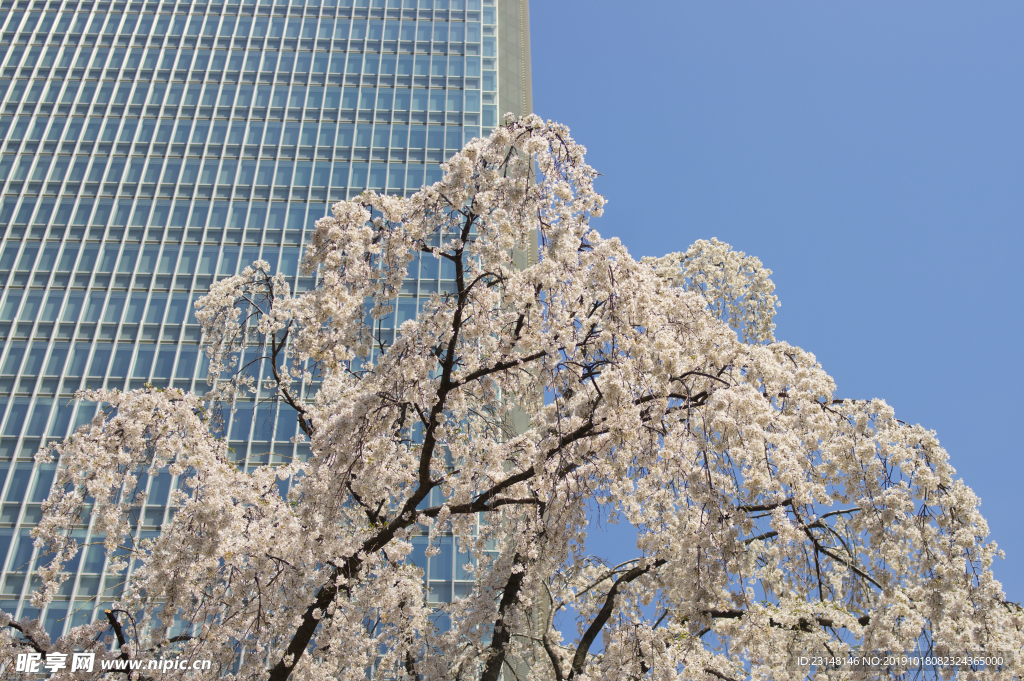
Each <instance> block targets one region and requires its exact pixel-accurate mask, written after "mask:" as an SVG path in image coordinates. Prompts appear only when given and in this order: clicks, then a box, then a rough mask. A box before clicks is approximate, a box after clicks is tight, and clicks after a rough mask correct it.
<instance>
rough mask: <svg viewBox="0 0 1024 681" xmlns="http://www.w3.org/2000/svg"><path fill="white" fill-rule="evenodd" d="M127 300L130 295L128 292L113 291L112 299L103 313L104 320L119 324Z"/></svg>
mask: <svg viewBox="0 0 1024 681" xmlns="http://www.w3.org/2000/svg"><path fill="white" fill-rule="evenodd" d="M127 300H128V295H127V294H126V293H120V292H117V291H115V292H113V293H111V294H110V301H109V302H108V304H107V307H106V310H105V311H104V313H103V322H104V323H105V324H117V323H118V322H119V321H121V313H122V312H124V306H125V302H127Z"/></svg>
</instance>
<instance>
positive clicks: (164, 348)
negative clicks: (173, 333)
mask: <svg viewBox="0 0 1024 681" xmlns="http://www.w3.org/2000/svg"><path fill="white" fill-rule="evenodd" d="M177 350H178V348H177V346H174V345H161V346H160V348H159V351H158V352H157V355H156V363H155V364H154V365H153V378H157V379H161V380H167V379H169V378H170V377H171V370H172V369H173V368H174V356H175V354H177Z"/></svg>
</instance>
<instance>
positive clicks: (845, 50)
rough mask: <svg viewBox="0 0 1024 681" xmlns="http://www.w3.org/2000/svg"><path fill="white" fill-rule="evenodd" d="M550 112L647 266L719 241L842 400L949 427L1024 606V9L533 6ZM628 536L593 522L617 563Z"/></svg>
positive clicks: (575, 0) (785, 334) (541, 102)
mask: <svg viewBox="0 0 1024 681" xmlns="http://www.w3.org/2000/svg"><path fill="white" fill-rule="evenodd" d="M530 12H531V42H532V58H533V88H534V89H533V96H534V110H535V112H536V113H537V114H539V115H540V116H542V117H544V118H551V119H553V120H557V121H559V122H561V123H564V124H566V125H568V126H569V127H570V128H571V129H572V132H573V136H574V137H575V138H576V140H577V141H579V142H581V143H583V144H584V145H586V146H587V148H588V150H589V155H588V160H589V162H590V163H591V164H592V165H593V166H594V167H595V168H596V169H597V170H598V171H599V172H601V173H603V174H604V175H603V177H601V178H600V182H599V183H598V190H599V191H601V192H602V193H603V194H604V195H605V196H606V197H608V199H609V204H608V206H607V210H606V213H605V216H604V217H602V218H601V219H600V220H598V221H596V223H595V227H596V228H597V229H598V231H600V232H601V233H602V235H604V236H618V237H620V238H621V239H622V241H623V242H624V243H625V244H626V245H627V247H628V248H629V249H630V252H631V253H632V254H633V255H634V256H635V257H640V256H643V255H662V254H664V253H666V252H670V251H677V250H683V249H685V247H686V246H687V245H689V244H690V243H692V242H693V241H694V240H696V239H699V238H710V237H713V236H714V237H718V238H719V239H721V240H723V241H727V242H729V243H731V244H732V245H733V246H734V247H735V248H737V249H740V250H743V251H746V252H747V253H750V254H752V255H756V256H758V257H759V258H761V260H762V261H763V262H764V263H765V265H766V266H767V267H769V268H771V269H772V270H773V271H774V275H773V277H772V278H773V280H774V281H775V284H776V287H777V293H778V295H779V297H780V300H781V301H782V305H783V306H782V308H781V309H780V310H779V314H778V316H777V318H776V321H777V324H778V328H777V330H776V335H777V337H778V338H780V339H784V340H787V341H789V342H790V343H793V344H795V345H799V346H801V347H803V348H806V349H808V350H810V351H811V352H814V353H815V354H816V355H817V357H818V359H819V361H820V362H821V363H822V365H823V366H824V367H825V369H826V370H827V371H828V372H829V373H830V374H831V375H832V376H833V377H835V379H836V382H837V384H838V387H839V393H840V395H841V396H843V397H852V398H870V397H881V398H884V399H886V400H887V401H888V402H889V403H890V404H892V405H894V406H895V408H896V410H897V416H899V417H900V418H902V419H903V420H905V421H910V422H916V423H921V424H923V425H925V426H927V427H929V428H934V429H935V430H937V431H938V435H939V438H940V440H941V442H942V443H943V445H944V446H945V447H946V448H947V449H948V450H949V452H950V456H951V459H952V462H953V465H954V466H955V467H956V468H957V470H958V472H959V474H960V475H961V476H962V477H963V478H964V480H965V481H966V482H967V484H968V485H969V486H970V487H972V488H973V489H974V490H975V491H976V492H977V493H978V494H979V496H980V497H981V499H982V511H983V513H984V514H985V516H986V518H987V519H988V522H989V526H990V528H991V531H992V537H993V538H994V539H995V540H996V541H997V542H998V543H999V545H1000V547H1002V548H1003V549H1004V550H1005V551H1006V554H1007V559H1006V560H1005V561H1001V562H999V563H997V564H996V566H995V572H996V576H997V577H998V578H999V579H1000V580H1001V581H1002V582H1003V584H1004V587H1005V588H1006V591H1007V595H1008V596H1009V597H1010V599H1011V600H1015V601H1021V600H1024V531H1022V529H1021V519H1022V518H1024V513H1022V512H1021V509H1020V498H1021V487H1022V483H1024V456H1022V451H1021V450H1022V446H1021V442H1022V439H1021V434H1020V431H1021V429H1022V427H1024V418H1022V416H1021V415H1020V414H1021V411H1022V408H1024V398H1022V396H1021V394H1020V393H1021V390H1022V386H1024V380H1022V379H1024V370H1022V363H1024V358H1022V356H1021V349H1022V348H1021V340H1020V339H1021V338H1022V332H1024V323H1022V309H1024V308H1022V297H1024V296H1022V292H1024V267H1022V266H1021V262H1020V260H1021V258H1022V255H1024V248H1022V246H1024V243H1022V242H1024V234H1022V231H1024V230H1022V228H1024V87H1022V84H1024V33H1022V32H1021V26H1024V3H1020V2H1000V1H989V2H985V3H964V2H957V3H953V2H941V1H931V2H910V1H902V2H899V3H890V2H874V1H859V2H856V3H850V2H848V3H817V2H815V3H812V2H799V3H798V2H772V3H765V2H749V1H736V0H734V1H733V2H728V3H726V2H702V3H694V2H680V1H679V0H675V1H666V0H648V1H647V2H642V3H622V2H610V1H608V0H586V1H585V2H584V1H583V0H534V2H532V3H531V7H530ZM628 535H629V533H628V531H625V530H623V529H621V528H620V529H618V530H616V529H615V528H612V529H611V530H610V531H601V532H596V533H595V535H594V538H595V539H596V540H598V551H599V552H601V553H603V554H605V555H606V557H608V558H609V559H612V560H614V559H625V558H629V557H632V553H631V552H630V549H629V546H628V543H629V542H628V539H629V536H628Z"/></svg>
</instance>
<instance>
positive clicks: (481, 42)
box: [0, 0, 532, 638]
mask: <svg viewBox="0 0 1024 681" xmlns="http://www.w3.org/2000/svg"><path fill="white" fill-rule="evenodd" d="M0 65H2V70H0V102H2V103H0V190H2V195H0V229H2V232H3V243H2V245H0V282H2V283H3V292H2V298H0V339H2V347H3V351H2V355H0V416H2V420H0V501H2V505H0V608H2V609H3V610H4V611H6V612H8V613H9V614H12V615H14V616H15V617H18V618H20V617H24V616H28V617H38V616H40V615H42V617H43V620H44V623H45V626H46V629H47V631H48V632H49V634H50V636H51V637H53V638H56V637H57V636H58V635H60V634H61V633H62V632H63V631H65V630H66V628H67V627H68V626H75V625H78V624H82V623H85V622H88V621H91V620H93V619H94V617H95V616H96V613H97V611H98V609H102V608H103V607H104V605H105V604H106V603H108V602H110V601H111V600H113V599H114V598H116V596H117V595H118V594H119V593H120V592H121V591H122V590H123V588H124V584H125V580H126V578H130V574H126V573H116V574H109V573H107V572H106V570H105V568H106V563H105V559H104V555H103V552H102V547H101V546H100V547H92V548H89V549H88V550H87V551H85V552H84V554H83V555H81V556H80V557H79V558H78V559H76V560H75V561H73V562H72V563H71V564H70V565H69V566H68V569H69V570H70V571H72V572H73V573H74V576H73V577H72V578H71V579H70V580H68V581H67V582H65V584H64V585H63V588H62V589H61V591H60V594H59V596H58V597H57V599H56V600H55V601H54V602H53V603H52V604H51V605H50V606H49V607H48V608H47V610H46V612H45V613H38V612H36V611H35V610H34V609H33V608H32V607H31V605H30V604H29V602H28V599H27V595H28V594H29V593H31V591H32V590H33V589H34V588H35V583H34V579H33V577H32V573H33V569H34V567H35V563H34V561H35V560H36V556H35V555H34V549H33V546H32V539H31V537H30V535H29V533H30V531H31V528H32V527H33V526H34V525H35V524H36V523H37V522H38V520H39V518H40V502H41V501H42V500H43V499H44V498H45V497H46V496H47V493H48V491H49V487H50V483H51V479H52V477H53V473H54V467H53V466H52V465H50V466H43V467H39V468H36V467H34V465H33V461H32V457H33V455H34V454H35V452H36V450H37V449H38V448H39V446H40V444H41V443H43V442H44V441H46V440H50V439H56V438H61V437H63V436H65V435H66V434H68V433H69V432H71V430H72V429H74V428H75V427H76V426H77V425H80V424H83V423H86V422H88V421H89V420H90V419H91V418H92V417H93V416H94V415H95V406H93V405H74V404H73V403H69V400H70V397H71V396H72V394H73V393H74V392H75V391H76V390H78V389H80V388H83V387H100V386H106V387H110V388H121V389H131V388H137V387H141V386H143V385H145V384H147V383H148V384H152V385H156V386H173V387H181V388H184V389H187V390H195V391H198V392H203V391H205V390H206V384H205V375H206V366H205V363H204V358H203V355H202V352H201V350H200V340H201V338H200V329H199V327H198V326H197V325H196V322H195V317H194V315H193V313H194V309H193V307H192V303H193V302H194V301H195V299H196V298H198V297H199V296H201V295H202V294H203V293H204V292H205V291H206V290H208V288H209V286H210V285H211V283H212V282H213V281H214V280H215V279H216V278H219V277H222V276H226V275H230V274H234V273H235V272H236V271H237V270H238V269H239V268H241V267H244V266H245V265H246V264H248V263H251V262H252V261H253V260H256V259H257V258H262V259H264V260H267V261H269V262H270V263H271V264H272V265H273V266H274V267H275V268H280V269H281V271H284V272H286V273H287V274H288V275H289V276H290V277H291V278H292V284H293V287H294V288H296V289H298V290H300V291H301V290H306V289H309V288H310V287H312V286H315V284H316V282H315V280H314V279H313V278H312V277H303V276H300V274H299V272H298V262H299V257H300V250H301V246H302V244H303V241H304V239H305V238H307V237H308V235H309V234H310V232H311V230H312V228H313V222H314V220H316V218H318V217H320V216H322V215H325V214H326V213H327V211H328V209H329V204H330V202H333V201H337V200H340V199H345V198H350V197H352V196H354V195H356V194H358V193H359V192H361V191H362V190H363V189H365V188H371V189H375V190H379V191H387V192H389V193H401V194H406V195H408V194H410V193H412V192H414V191H415V190H416V189H418V188H419V187H420V186H422V185H423V184H424V183H431V182H433V181H434V180H436V179H438V178H439V177H440V172H441V171H440V167H439V163H440V162H442V161H443V160H445V159H446V158H447V157H448V156H450V155H451V154H452V153H454V151H455V150H457V149H458V148H460V147H461V146H462V145H463V143H464V142H465V141H466V140H468V139H470V138H472V137H476V136H479V135H486V134H488V133H489V132H490V130H491V129H493V127H494V126H496V125H498V123H499V116H500V115H501V114H503V113H505V112H507V111H512V112H515V113H524V112H528V111H530V110H531V106H532V103H531V99H530V79H529V73H530V61H529V21H528V7H527V1H526V0H308V1H305V0H300V1H299V2H296V1H295V0H291V2H287V1H286V2H281V1H280V0H276V1H275V0H258V1H257V0H242V1H241V2H221V1H216V2H214V1H211V2H205V1H204V2H194V3H188V2H185V3H177V4H175V3H174V2H109V1H104V2H94V1H84V2H78V1H74V2H63V1H61V0H2V1H0ZM416 264H417V266H418V268H419V269H418V271H416V270H413V271H412V272H411V274H410V278H409V280H408V281H407V282H406V283H405V285H404V286H403V289H402V297H401V298H399V300H398V301H397V305H396V313H395V314H394V315H392V317H391V318H389V320H385V324H391V325H392V328H394V327H395V326H397V325H398V324H400V323H401V322H402V321H404V319H405V318H406V316H407V315H413V314H415V312H416V310H417V304H418V298H419V297H420V296H425V295H428V294H429V293H430V292H432V291H439V290H441V291H444V290H446V289H447V288H448V287H450V286H451V285H452V284H451V282H450V279H451V278H452V276H453V275H452V272H450V271H449V270H448V269H447V268H446V267H445V266H444V265H443V264H441V263H439V261H437V260H435V259H433V258H423V259H421V260H420V261H419V262H418V263H416ZM315 388H316V385H315V383H314V384H313V385H309V386H306V387H305V390H306V394H307V395H308V394H309V393H310V392H311V391H312V390H315ZM226 434H227V437H228V439H229V440H230V442H231V446H232V448H233V450H234V452H235V454H236V456H237V457H238V458H237V461H238V464H239V465H244V466H258V465H265V464H273V463H275V462H282V461H286V460H289V459H291V457H294V456H297V457H303V456H306V455H307V454H308V446H307V445H301V444H300V445H293V444H291V443H290V442H289V439H290V438H291V437H292V435H294V434H295V421H294V417H293V414H290V413H288V412H282V417H281V418H280V419H278V418H277V413H276V411H275V406H274V405H273V404H272V403H269V402H259V403H257V402H250V403H248V404H242V405H240V408H239V409H238V411H237V413H235V414H234V416H233V417H232V418H231V421H230V423H229V424H228V425H227V427H226ZM174 483H175V481H174V480H172V479H171V478H170V477H169V476H158V477H156V478H154V479H150V480H148V481H147V482H146V484H147V485H148V488H147V489H148V497H147V499H146V504H145V506H143V507H141V508H139V521H138V528H137V532H138V536H139V537H140V538H145V537H152V536H155V535H156V534H157V533H159V531H160V527H161V525H162V524H163V523H164V522H165V520H166V518H167V514H168V508H167V506H166V502H167V499H168V494H169V492H170V490H171V488H172V485H173V484H174ZM90 532H91V528H90V526H88V525H82V526H81V527H80V528H79V529H78V530H77V534H78V537H79V538H80V539H83V540H84V539H88V538H90V537H91V535H90ZM446 556H447V557H446ZM451 557H452V553H451V551H450V550H448V551H446V552H442V554H440V555H439V556H438V557H435V558H432V559H430V560H429V561H428V560H427V559H426V558H425V557H424V558H422V561H423V564H424V567H425V568H426V572H427V575H428V577H429V579H430V581H431V586H432V592H431V593H432V594H435V595H434V596H433V598H435V599H437V600H447V599H450V598H451V594H452V593H457V592H458V590H459V588H460V580H458V579H457V578H458V577H459V576H460V575H457V574H456V570H457V569H458V566H457V565H455V564H454V562H453V560H452V559H451ZM462 588H464V586H463V587H462Z"/></svg>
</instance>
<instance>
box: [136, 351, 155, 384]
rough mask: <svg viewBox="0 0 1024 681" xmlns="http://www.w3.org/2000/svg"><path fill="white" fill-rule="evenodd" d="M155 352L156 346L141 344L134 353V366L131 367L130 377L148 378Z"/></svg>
mask: <svg viewBox="0 0 1024 681" xmlns="http://www.w3.org/2000/svg"><path fill="white" fill-rule="evenodd" d="M155 354H156V346H155V345H148V344H143V345H140V346H139V349H138V352H137V353H136V354H135V366H134V367H133V368H132V378H149V371H150V368H151V367H152V366H153V356H154V355H155Z"/></svg>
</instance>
